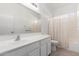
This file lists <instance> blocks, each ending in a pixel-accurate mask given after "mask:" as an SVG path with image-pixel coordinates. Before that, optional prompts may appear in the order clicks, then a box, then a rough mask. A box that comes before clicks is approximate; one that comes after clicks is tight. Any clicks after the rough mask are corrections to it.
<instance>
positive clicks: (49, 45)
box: [47, 38, 51, 55]
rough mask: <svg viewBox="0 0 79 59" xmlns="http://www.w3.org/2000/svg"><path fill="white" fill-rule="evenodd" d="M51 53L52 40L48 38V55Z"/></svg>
mask: <svg viewBox="0 0 79 59" xmlns="http://www.w3.org/2000/svg"><path fill="white" fill-rule="evenodd" d="M50 53H51V39H50V38H48V40H47V55H49V54H50Z"/></svg>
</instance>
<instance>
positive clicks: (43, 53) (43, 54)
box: [41, 44, 47, 56]
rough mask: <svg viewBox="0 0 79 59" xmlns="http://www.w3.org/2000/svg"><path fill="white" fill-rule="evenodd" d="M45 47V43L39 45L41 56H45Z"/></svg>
mask: <svg viewBox="0 0 79 59" xmlns="http://www.w3.org/2000/svg"><path fill="white" fill-rule="evenodd" d="M46 47H47V45H46V44H44V45H41V56H46V55H47V53H46V49H47V48H46Z"/></svg>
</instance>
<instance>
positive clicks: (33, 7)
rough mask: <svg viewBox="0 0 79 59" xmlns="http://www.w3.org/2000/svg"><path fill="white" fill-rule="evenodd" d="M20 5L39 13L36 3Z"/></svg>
mask: <svg viewBox="0 0 79 59" xmlns="http://www.w3.org/2000/svg"><path fill="white" fill-rule="evenodd" d="M21 4H22V5H24V6H26V7H28V8H30V9H31V10H33V11H35V12H37V13H39V9H38V7H37V4H36V3H21Z"/></svg>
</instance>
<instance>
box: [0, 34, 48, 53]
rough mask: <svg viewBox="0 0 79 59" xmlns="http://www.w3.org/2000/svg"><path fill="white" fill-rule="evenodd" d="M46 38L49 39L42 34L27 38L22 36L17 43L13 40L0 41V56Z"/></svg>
mask: <svg viewBox="0 0 79 59" xmlns="http://www.w3.org/2000/svg"><path fill="white" fill-rule="evenodd" d="M48 37H50V36H49V35H47V34H42V35H33V36H28V37H27V36H24V37H23V36H22V37H21V40H19V41H14V39H11V40H6V41H0V54H1V53H4V52H7V51H10V50H12V49H16V48H19V47H22V46H24V45H29V44H31V43H34V42H36V41H40V40H43V39H44V38H48Z"/></svg>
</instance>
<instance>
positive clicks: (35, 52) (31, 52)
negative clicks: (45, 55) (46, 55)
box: [29, 48, 40, 56]
mask: <svg viewBox="0 0 79 59" xmlns="http://www.w3.org/2000/svg"><path fill="white" fill-rule="evenodd" d="M29 56H40V49H39V48H38V49H35V50H33V51H30V52H29Z"/></svg>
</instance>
